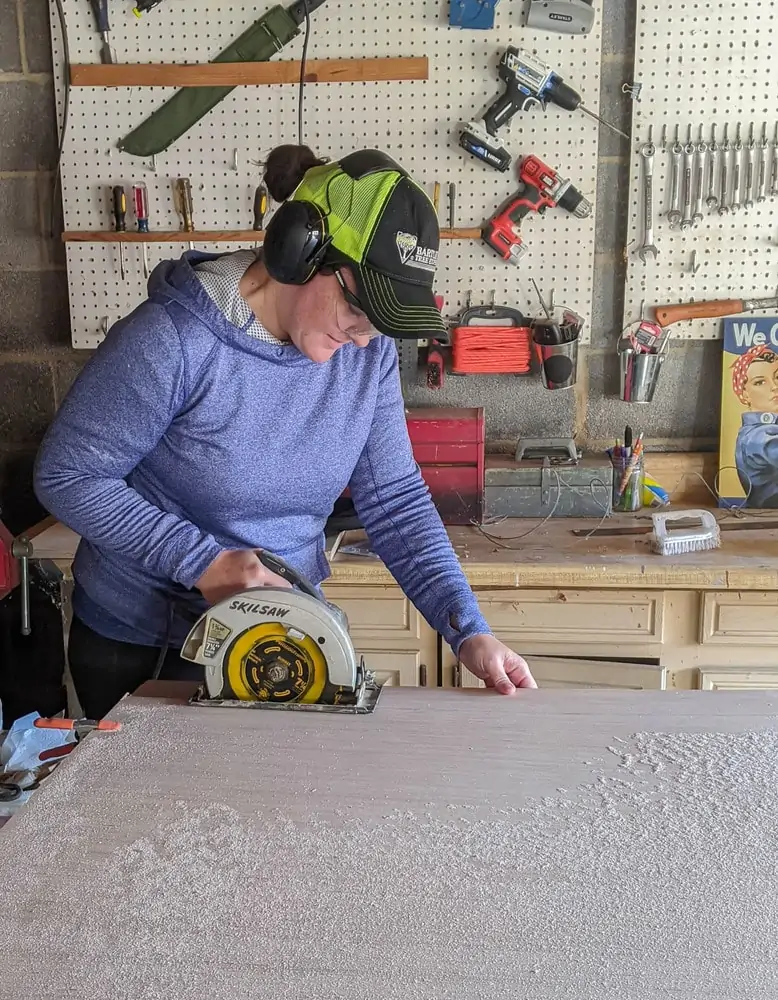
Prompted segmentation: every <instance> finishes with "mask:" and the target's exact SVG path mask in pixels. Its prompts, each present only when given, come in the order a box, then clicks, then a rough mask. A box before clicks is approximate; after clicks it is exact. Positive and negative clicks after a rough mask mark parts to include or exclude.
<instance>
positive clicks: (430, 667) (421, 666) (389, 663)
mask: <svg viewBox="0 0 778 1000" xmlns="http://www.w3.org/2000/svg"><path fill="white" fill-rule="evenodd" d="M357 652H358V653H359V652H360V650H357ZM363 655H364V657H365V665H366V666H367V668H368V670H372V671H373V673H374V674H375V677H376V680H377V681H378V683H379V684H381V685H382V686H388V687H434V686H435V682H436V674H437V670H436V666H437V665H436V664H429V663H423V657H422V654H421V652H420V651H416V650H404V651H403V650H397V651H395V652H392V653H376V652H373V651H370V650H367V651H365V652H364V654H363Z"/></svg>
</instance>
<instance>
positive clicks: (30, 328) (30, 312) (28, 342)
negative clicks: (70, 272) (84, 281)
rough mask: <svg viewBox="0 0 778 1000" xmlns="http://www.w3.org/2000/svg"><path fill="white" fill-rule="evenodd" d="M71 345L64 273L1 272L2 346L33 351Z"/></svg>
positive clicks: (0, 338) (11, 349)
mask: <svg viewBox="0 0 778 1000" xmlns="http://www.w3.org/2000/svg"><path fill="white" fill-rule="evenodd" d="M69 345H70V317H69V311H68V292H67V276H66V274H65V273H64V271H0V346H1V347H2V348H4V349H5V350H7V351H29V350H35V349H36V348H51V347H67V346H69Z"/></svg>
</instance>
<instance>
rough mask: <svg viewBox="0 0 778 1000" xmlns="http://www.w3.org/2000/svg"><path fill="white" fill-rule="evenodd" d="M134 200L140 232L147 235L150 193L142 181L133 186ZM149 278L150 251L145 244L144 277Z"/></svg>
mask: <svg viewBox="0 0 778 1000" xmlns="http://www.w3.org/2000/svg"><path fill="white" fill-rule="evenodd" d="M132 200H133V202H134V203H135V218H136V219H137V222H138V232H139V233H147V232H148V231H149V192H148V190H147V189H146V185H145V184H144V183H143V182H142V181H141V183H140V184H133V185H132ZM148 276H149V250H148V247H147V246H146V244H145V243H144V244H143V277H144V278H148Z"/></svg>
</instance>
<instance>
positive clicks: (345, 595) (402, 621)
mask: <svg viewBox="0 0 778 1000" xmlns="http://www.w3.org/2000/svg"><path fill="white" fill-rule="evenodd" d="M323 590H324V596H325V597H326V598H327V600H328V601H331V602H332V603H333V604H337V605H338V607H339V608H342V609H343V611H345V613H346V616H347V618H348V621H349V631H350V633H351V637H352V639H353V640H354V645H355V646H359V644H360V642H361V643H362V645H365V643H366V642H367V643H369V644H370V647H371V648H375V647H376V645H378V646H379V647H380V646H381V644H383V643H386V642H389V643H394V644H395V645H396V644H398V643H399V644H402V643H404V644H405V648H406V649H407V648H408V647H409V646H415V645H416V642H417V641H418V640H419V638H420V637H421V630H422V626H425V627H426V622H424V620H423V618H422V617H421V615H420V614H419V612H418V611H417V610H416V608H414V606H413V605H412V604H411V602H410V601H409V600H408V598H407V597H406V596H405V594H403V592H402V591H401V590H400V588H399V587H351V586H338V585H334V586H329V587H328V586H326V585H325V587H324V588H323Z"/></svg>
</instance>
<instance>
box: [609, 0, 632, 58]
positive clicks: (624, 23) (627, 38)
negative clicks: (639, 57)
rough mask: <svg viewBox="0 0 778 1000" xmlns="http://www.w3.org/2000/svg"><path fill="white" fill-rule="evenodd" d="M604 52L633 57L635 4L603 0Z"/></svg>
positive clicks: (616, 0)
mask: <svg viewBox="0 0 778 1000" xmlns="http://www.w3.org/2000/svg"><path fill="white" fill-rule="evenodd" d="M601 17H602V54H603V55H604V56H610V55H620V56H624V57H625V58H626V57H628V58H629V59H632V58H633V54H634V51H635V28H636V20H637V18H636V10H635V4H633V3H625V2H624V0H602V14H601Z"/></svg>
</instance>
